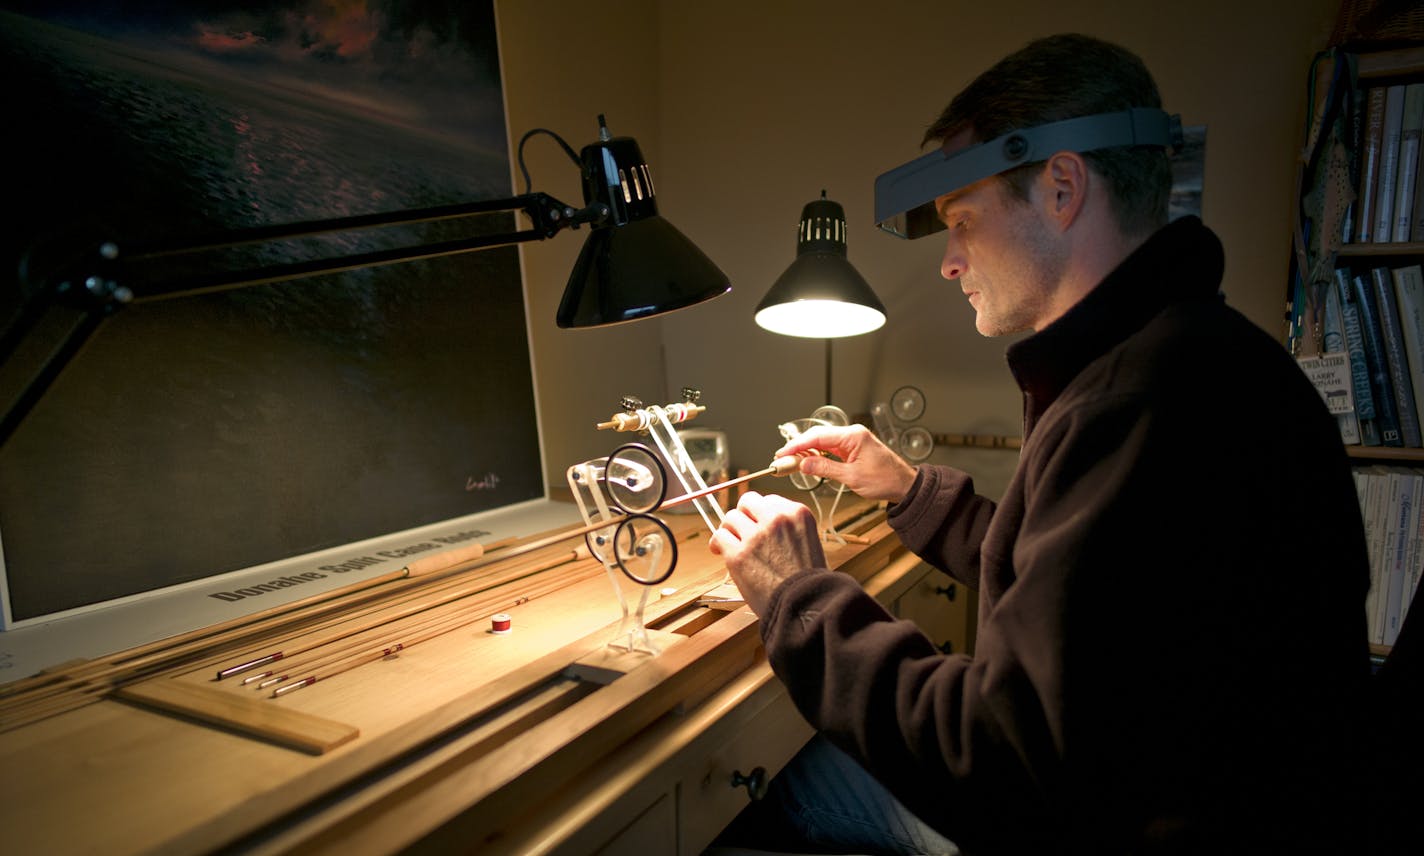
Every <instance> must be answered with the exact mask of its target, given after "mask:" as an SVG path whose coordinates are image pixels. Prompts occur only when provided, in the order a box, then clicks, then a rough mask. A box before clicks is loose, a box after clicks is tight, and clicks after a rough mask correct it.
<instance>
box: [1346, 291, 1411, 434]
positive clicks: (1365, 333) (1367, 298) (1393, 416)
mask: <svg viewBox="0 0 1424 856" xmlns="http://www.w3.org/2000/svg"><path fill="white" fill-rule="evenodd" d="M1371 279H1372V277H1370V276H1368V275H1366V276H1355V277H1351V278H1350V283H1351V290H1352V291H1353V293H1354V297H1355V307H1356V309H1357V310H1358V311H1359V313H1360V338H1361V340H1362V341H1363V343H1364V346H1365V363H1366V364H1367V365H1368V366H1369V370H1370V396H1371V397H1372V398H1373V399H1374V402H1375V421H1376V422H1377V423H1378V425H1379V432H1380V445H1382V446H1403V445H1404V440H1403V438H1401V436H1400V434H1399V414H1398V413H1397V412H1396V411H1395V405H1394V390H1393V389H1391V388H1390V383H1389V364H1388V363H1387V362H1386V358H1385V355H1384V334H1383V333H1382V332H1381V331H1380V329H1381V328H1380V322H1379V310H1378V307H1377V306H1376V304H1375V299H1374V288H1373V287H1372V286H1371V285H1370V282H1369V280H1371Z"/></svg>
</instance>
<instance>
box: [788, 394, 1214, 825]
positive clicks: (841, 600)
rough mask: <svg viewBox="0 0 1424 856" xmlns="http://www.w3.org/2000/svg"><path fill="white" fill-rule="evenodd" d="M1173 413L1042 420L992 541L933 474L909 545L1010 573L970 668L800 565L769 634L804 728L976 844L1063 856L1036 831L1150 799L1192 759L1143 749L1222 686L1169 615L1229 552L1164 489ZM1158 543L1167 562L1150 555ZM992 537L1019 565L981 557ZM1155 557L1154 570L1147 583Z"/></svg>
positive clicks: (1185, 499) (1112, 407) (914, 511)
mask: <svg viewBox="0 0 1424 856" xmlns="http://www.w3.org/2000/svg"><path fill="white" fill-rule="evenodd" d="M1168 421H1169V420H1154V419H1151V418H1144V417H1143V414H1142V410H1141V408H1140V406H1138V405H1136V404H1133V403H1127V402H1109V403H1106V404H1103V405H1102V406H1100V407H1096V408H1092V409H1088V408H1083V409H1079V410H1076V411H1074V413H1073V414H1072V416H1071V417H1070V418H1068V419H1063V420H1058V421H1057V422H1056V424H1049V422H1047V421H1045V423H1043V424H1040V426H1039V431H1038V432H1036V436H1035V438H1034V440H1035V442H1034V444H1033V447H1032V448H1031V449H1030V448H1026V449H1025V452H1024V454H1025V460H1024V462H1023V464H1022V468H1023V469H1024V471H1025V472H1026V473H1027V475H1026V476H1025V479H1026V481H1027V483H1026V484H1025V485H1024V488H1023V490H1024V495H1025V497H1026V501H1025V503H1024V507H1023V509H1022V515H1023V519H1022V520H1021V521H1018V522H1016V523H1015V524H1014V525H1015V526H1016V527H1017V530H1016V533H1015V534H1014V535H1013V536H1012V537H991V538H989V539H988V541H987V542H985V541H984V539H983V537H982V535H983V532H984V531H985V528H986V527H988V526H990V525H991V523H990V522H989V521H988V520H987V518H988V509H987V508H986V505H985V502H984V501H979V500H974V499H971V498H970V496H971V495H972V491H969V488H968V483H967V479H966V478H963V477H960V476H957V475H955V474H954V473H953V471H946V470H937V469H932V468H927V469H925V470H922V471H921V474H920V477H919V479H918V481H919V482H921V483H920V484H918V485H917V489H916V490H915V491H914V492H913V495H912V496H910V497H909V499H908V501H907V507H906V508H904V509H897V512H898V516H899V517H904V518H905V520H904V521H903V522H904V523H906V524H907V525H906V526H905V528H904V529H902V531H908V532H911V533H915V537H914V538H913V542H914V543H913V546H914V547H917V548H919V549H917V550H916V552H919V550H920V549H926V548H930V549H928V550H927V552H929V553H930V554H931V555H935V556H937V558H939V559H940V560H941V561H942V562H943V563H944V565H946V566H947V568H948V569H949V570H951V571H952V572H953V573H954V574H955V576H957V577H960V578H961V579H963V578H964V576H966V575H969V574H970V573H971V570H970V569H971V568H973V567H975V566H978V565H982V566H984V567H985V568H993V569H994V573H995V574H996V578H997V576H998V575H1002V576H1004V577H1005V578H1009V579H1012V584H1011V585H1009V586H1008V588H1007V589H1006V590H1004V591H1002V592H1000V593H999V595H998V597H997V598H996V600H995V602H994V604H993V607H992V609H990V610H988V611H983V610H981V620H980V624H979V628H978V633H977V638H976V643H975V652H974V656H973V658H972V659H971V658H969V657H967V656H964V655H948V656H946V655H942V654H940V653H939V652H938V651H936V650H935V649H934V648H933V646H932V644H931V643H930V641H929V639H928V638H926V637H925V636H924V635H923V634H922V633H921V632H920V631H919V629H918V628H917V627H916V626H915V625H914V624H913V623H911V622H908V621H901V620H896V619H894V618H893V617H892V616H890V615H889V614H888V613H887V612H886V611H885V610H884V609H883V608H882V607H881V606H880V605H879V603H878V602H877V601H875V600H874V599H873V598H872V597H870V596H869V595H867V594H865V593H864V591H863V590H862V589H861V588H860V587H859V585H858V584H857V583H856V582H855V581H854V580H853V579H852V578H851V577H849V576H847V575H844V574H838V573H831V572H826V571H824V570H823V571H819V572H816V571H810V572H804V573H802V574H799V575H797V576H793V577H791V578H789V579H788V580H786V581H785V582H784V583H783V584H782V585H781V586H780V587H778V589H777V591H776V592H775V593H774V594H773V598H772V601H771V603H770V605H769V609H768V611H767V615H766V616H765V620H764V623H763V628H762V633H763V638H764V641H765V642H766V648H767V652H768V656H769V658H770V661H771V664H772V666H773V668H774V669H775V671H776V673H777V674H778V675H779V676H780V677H781V679H782V680H783V682H784V683H785V684H786V685H787V687H788V690H789V692H790V695H791V697H792V698H793V700H795V702H796V703H797V705H798V707H799V708H800V709H801V711H802V713H803V714H804V715H805V716H806V718H807V719H808V721H810V722H811V723H812V724H813V725H814V726H816V727H817V728H818V729H819V730H820V731H821V732H822V733H823V734H825V735H826V736H827V737H828V738H830V739H831V740H832V741H833V742H834V743H836V744H837V745H839V746H840V747H841V748H843V749H845V750H846V751H848V752H849V753H850V754H851V755H852V756H853V757H856V758H857V759H859V760H860V761H861V763H862V764H863V765H864V766H865V767H866V768H867V769H868V770H869V771H870V772H871V773H872V774H873V775H875V776H876V777H877V778H879V779H880V780H881V781H882V782H884V783H885V784H886V785H887V787H889V788H890V789H891V790H892V792H894V793H895V794H896V795H897V796H898V797H899V798H900V799H901V800H902V801H903V802H904V803H905V804H906V805H907V806H908V807H910V809H911V810H912V811H915V812H916V813H917V814H918V815H919V816H920V817H921V818H923V819H924V820H926V821H927V822H929V823H931V824H933V825H935V826H937V827H938V828H940V829H941V830H942V831H943V832H944V833H945V834H946V835H948V836H949V837H951V838H952V839H954V840H956V841H957V842H958V843H959V844H960V846H961V847H964V848H965V849H966V850H972V849H973V848H972V845H973V844H974V843H975V841H976V840H979V839H980V836H986V837H987V836H989V835H991V834H992V836H993V840H994V841H995V842H996V843H998V844H1001V845H1002V844H1004V843H1005V840H1004V839H1005V836H1008V837H1009V838H1011V839H1012V838H1018V839H1021V840H1018V841H1016V842H1011V843H1012V844H1014V845H1015V846H1016V847H1017V848H1018V849H1020V850H1024V851H1029V852H1051V851H1052V850H1053V849H1054V847H1053V844H1052V842H1051V841H1049V840H1040V839H1039V838H1037V836H1044V835H1051V834H1053V833H1054V832H1055V831H1058V832H1061V831H1062V830H1063V829H1065V828H1066V827H1067V826H1071V825H1079V824H1087V825H1092V813H1093V812H1095V811H1101V810H1103V809H1102V808H1094V803H1095V802H1096V803H1106V802H1111V801H1113V800H1116V799H1117V798H1118V797H1122V798H1123V799H1129V798H1131V793H1130V790H1129V791H1128V792H1126V793H1125V794H1124V793H1119V792H1118V791H1117V790H1116V789H1118V788H1123V787H1125V786H1126V785H1125V783H1127V784H1131V785H1133V786H1136V784H1138V783H1141V784H1142V785H1143V786H1144V787H1148V788H1150V787H1151V786H1152V785H1155V784H1156V782H1152V781H1149V780H1150V779H1151V777H1153V776H1162V775H1165V774H1164V773H1162V772H1160V770H1171V769H1174V768H1173V765H1174V764H1178V763H1189V762H1191V760H1192V759H1190V758H1186V759H1179V758H1177V757H1176V756H1172V757H1155V758H1148V757H1134V755H1133V749H1134V747H1142V746H1160V745H1163V744H1164V743H1166V744H1169V745H1170V744H1171V743H1172V742H1173V741H1175V743H1176V744H1177V745H1182V741H1181V740H1180V739H1178V738H1177V736H1176V735H1173V734H1172V733H1171V732H1172V730H1173V729H1181V731H1179V732H1178V733H1192V732H1191V730H1192V728H1193V727H1196V728H1198V729H1199V728H1200V726H1199V725H1196V726H1194V725H1193V722H1192V721H1191V720H1190V718H1189V717H1187V716H1186V714H1185V712H1186V711H1199V709H1200V708H1199V701H1198V699H1197V698H1193V696H1192V694H1193V693H1203V692H1209V686H1210V680H1209V677H1210V676H1209V675H1205V674H1200V673H1193V672H1192V669H1191V668H1190V667H1189V666H1187V665H1181V667H1180V668H1179V667H1178V666H1179V664H1182V657H1183V654H1182V653H1180V652H1181V651H1183V650H1187V649H1189V648H1190V646H1183V645H1182V644H1181V640H1182V639H1183V638H1193V635H1192V634H1191V633H1190V632H1189V630H1188V629H1187V628H1184V626H1183V624H1182V623H1181V622H1182V618H1181V615H1174V614H1173V613H1172V612H1170V610H1168V609H1165V608H1164V604H1170V603H1171V600H1172V598H1173V597H1175V596H1176V595H1175V593H1174V591H1173V589H1174V588H1175V587H1180V588H1181V589H1182V590H1183V591H1185V592H1187V593H1188V594H1187V596H1192V595H1191V593H1192V592H1193V591H1196V592H1200V591H1201V589H1202V588H1203V587H1201V586H1196V587H1195V588H1194V589H1193V588H1189V587H1188V584H1189V582H1190V575H1191V574H1192V573H1194V572H1196V571H1197V570H1198V569H1199V568H1200V567H1202V566H1210V562H1211V561H1212V560H1213V559H1214V558H1219V557H1215V556H1208V555H1203V553H1202V550H1204V549H1208V548H1210V549H1213V550H1214V549H1216V547H1215V546H1210V545H1209V544H1208V542H1206V541H1204V540H1203V539H1201V538H1199V537H1197V538H1195V539H1194V538H1193V535H1194V533H1196V532H1197V531H1199V529H1198V527H1199V525H1200V521H1201V519H1202V517H1201V515H1202V509H1201V508H1199V507H1198V508H1193V507H1192V504H1193V503H1196V502H1198V500H1200V498H1201V497H1200V496H1192V495H1187V494H1189V493H1190V492H1183V490H1182V489H1181V487H1180V486H1179V485H1180V479H1172V478H1168V476H1170V475H1171V474H1173V473H1177V472H1178V470H1177V469H1176V467H1177V466H1178V465H1179V464H1180V463H1182V461H1181V458H1182V453H1181V451H1180V445H1181V444H1180V442H1179V440H1180V438H1179V437H1176V436H1174V435H1173V433H1172V432H1173V430H1174V429H1173V428H1172V427H1171V426H1170V425H1169V424H1164V423H1166V422H1168ZM1164 432H1165V433H1164ZM931 480H937V483H936V484H930V481H931ZM931 488H933V491H932V494H931V493H925V491H927V490H930V489H931ZM1174 492H1175V493H1174ZM929 509H933V511H931V510H929ZM998 511H999V513H1000V515H1001V516H1002V514H1003V513H1004V509H1003V507H1000V508H999V509H998ZM907 515H923V519H920V520H915V519H911V518H910V517H907ZM938 515H944V518H943V519H941V520H939V521H934V520H933V519H932V518H934V517H935V516H938ZM1007 524H1008V521H1005V520H996V521H992V525H995V526H1002V525H1007ZM1102 533H1113V535H1112V537H1103V534H1102ZM1164 542H1165V543H1170V544H1173V545H1175V546H1176V550H1175V552H1172V553H1169V554H1167V555H1161V554H1162V550H1161V549H1160V547H1156V549H1154V546H1156V545H1159V544H1160V543H1164ZM980 543H984V544H986V545H987V546H986V547H985V548H982V549H987V548H988V547H993V546H994V545H998V548H997V549H998V551H1001V552H1007V553H1008V554H1007V555H993V554H992V553H991V552H980V550H981V548H980V547H979V546H978V544H980ZM1153 553H1156V554H1158V555H1156V556H1153V557H1152V559H1151V563H1152V564H1151V568H1152V573H1150V574H1148V573H1142V572H1141V571H1142V570H1143V569H1144V566H1145V562H1146V557H1148V556H1150V555H1152V554H1153ZM1006 568H1007V569H1008V570H1005V569H1006ZM986 582H987V579H986ZM1181 606H1182V612H1183V613H1187V614H1189V613H1190V611H1191V604H1189V603H1186V602H1182V603H1181ZM1199 635H1200V634H1197V636H1199ZM1125 639H1130V640H1132V645H1131V646H1126V647H1128V648H1129V655H1128V656H1136V655H1134V654H1132V653H1131V652H1134V651H1136V652H1140V656H1141V658H1142V660H1143V663H1144V664H1145V665H1146V666H1151V665H1153V658H1158V660H1157V662H1156V665H1158V666H1161V667H1162V669H1160V670H1154V669H1152V668H1143V669H1141V670H1140V671H1139V670H1138V669H1137V668H1136V667H1135V664H1134V663H1129V662H1125V661H1124V659H1123V656H1124V655H1123V654H1122V653H1120V652H1121V651H1122V650H1123V649H1124V647H1125V646H1124V645H1123V644H1122V642H1123V640H1125ZM1124 674H1127V675H1131V679H1132V681H1131V683H1130V684H1128V683H1125V682H1124V680H1123V678H1122V675H1124ZM1169 676H1170V677H1169ZM1177 681H1181V684H1180V686H1178V685H1176V683H1175V682H1177ZM1070 691H1071V692H1072V694H1073V696H1074V698H1075V701H1074V705H1073V706H1072V708H1071V709H1072V710H1075V711H1077V712H1078V713H1080V714H1088V713H1090V714H1091V715H1085V716H1083V717H1079V719H1078V720H1077V721H1076V722H1069V721H1067V719H1066V715H1067V714H1066V713H1065V704H1064V701H1065V697H1066V695H1068V694H1069V692H1070ZM1143 729H1152V730H1153V731H1154V733H1153V734H1151V735H1148V734H1144V733H1143ZM1163 734H1166V735H1168V736H1167V737H1166V738H1163V739H1157V738H1161V737H1162V735H1163ZM1070 744H1071V746H1070ZM1198 763H1200V762H1198ZM1154 765H1160V768H1158V767H1157V766H1154ZM1154 769H1157V770H1159V772H1155V773H1154V772H1153V770H1154ZM1176 769H1180V768H1176ZM1114 782H1115V784H1105V783H1114ZM1168 784H1169V786H1170V783H1168ZM1099 786H1102V787H1103V788H1104V789H1107V788H1111V789H1112V791H1111V793H1109V792H1105V790H1101V789H1099ZM1116 807H1117V806H1115V808H1116Z"/></svg>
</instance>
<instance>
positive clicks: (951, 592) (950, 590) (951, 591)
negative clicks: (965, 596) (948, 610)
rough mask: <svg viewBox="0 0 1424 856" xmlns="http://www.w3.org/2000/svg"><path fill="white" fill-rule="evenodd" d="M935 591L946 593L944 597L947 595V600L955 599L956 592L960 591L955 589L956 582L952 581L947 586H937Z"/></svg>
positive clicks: (936, 592)
mask: <svg viewBox="0 0 1424 856" xmlns="http://www.w3.org/2000/svg"><path fill="white" fill-rule="evenodd" d="M934 592H935V594H942V595H944V597H945V599H946V600H951V601H952V600H954V596H955V595H956V594H958V592H957V591H956V590H955V588H954V583H950V584H949V585H947V586H935V590H934Z"/></svg>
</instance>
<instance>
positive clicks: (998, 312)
mask: <svg viewBox="0 0 1424 856" xmlns="http://www.w3.org/2000/svg"><path fill="white" fill-rule="evenodd" d="M961 138H963V139H962V140H961ZM956 144H958V145H957V146H956ZM967 144H968V134H967V133H966V134H961V135H959V136H957V137H954V138H951V140H950V141H949V143H948V144H946V149H947V150H954V149H955V148H963V147H964V146H965V145H967ZM1039 193H1040V189H1039V188H1038V187H1035V190H1034V192H1033V193H1032V194H1031V195H1030V199H1029V201H1028V202H1025V201H1023V200H1020V199H1018V198H1016V197H1014V196H1013V194H1012V193H1011V192H1010V191H1009V189H1008V188H1007V187H1006V186H1005V185H1004V183H1003V181H1001V180H1000V179H999V178H998V177H997V176H991V177H989V178H986V179H982V180H980V181H977V182H975V183H973V184H970V185H968V186H966V187H962V188H960V189H959V190H956V191H952V192H950V193H946V194H945V195H943V196H940V197H939V198H937V199H936V200H935V209H936V210H937V211H938V212H939V217H940V219H941V220H942V221H944V224H945V227H946V229H947V232H948V237H947V238H946V245H945V251H944V260H943V261H942V262H941V263H940V273H941V274H942V275H943V276H944V278H945V279H949V280H958V281H959V286H960V288H961V289H963V291H964V294H965V296H966V297H968V298H969V305H971V306H973V307H974V311H975V312H976V313H977V316H976V319H975V324H974V326H975V328H976V329H978V330H979V332H980V334H982V335H984V336H1002V335H1004V334H1006V333H1018V332H1021V331H1024V330H1038V329H1041V328H1042V327H1043V326H1045V325H1046V324H1047V323H1048V322H1049V321H1051V320H1052V317H1053V316H1052V314H1051V312H1052V304H1051V298H1052V295H1053V293H1054V290H1055V287H1056V285H1057V284H1058V282H1059V281H1060V279H1061V278H1062V273H1063V262H1062V258H1061V253H1060V252H1059V248H1058V247H1057V246H1056V245H1055V243H1054V241H1053V234H1052V233H1051V232H1050V231H1049V229H1048V228H1047V224H1045V223H1044V222H1043V221H1042V219H1041V218H1040V214H1039V209H1038V208H1037V207H1036V205H1035V200H1036V199H1038V197H1039Z"/></svg>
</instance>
